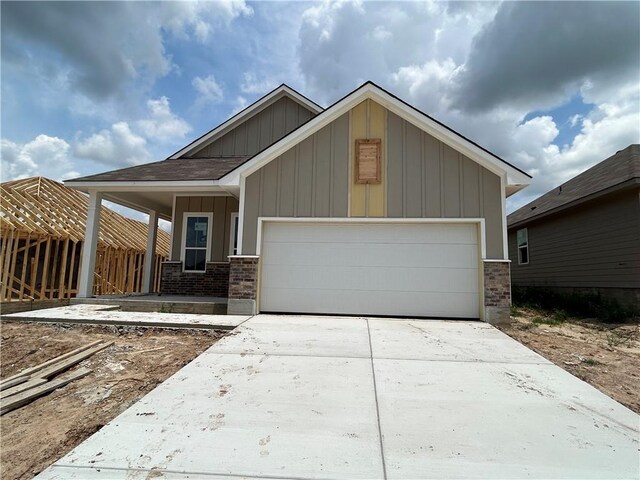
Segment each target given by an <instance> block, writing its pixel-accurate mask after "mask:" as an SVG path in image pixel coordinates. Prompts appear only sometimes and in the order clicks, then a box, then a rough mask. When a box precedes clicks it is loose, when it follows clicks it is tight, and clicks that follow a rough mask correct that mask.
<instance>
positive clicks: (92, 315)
mask: <svg viewBox="0 0 640 480" xmlns="http://www.w3.org/2000/svg"><path fill="white" fill-rule="evenodd" d="M118 309H119V306H118V305H93V304H87V303H83V304H79V305H70V306H68V307H58V308H46V309H42V310H30V311H27V312H20V313H12V314H10V315H2V318H3V319H6V320H15V321H23V322H55V323H80V324H86V325H122V326H130V327H164V328H167V327H170V328H206V329H231V328H235V327H237V326H238V325H240V324H241V323H242V322H244V321H245V320H247V319H248V318H250V317H249V316H243V315H202V314H193V313H161V312H153V313H148V312H122V311H119V310H118Z"/></svg>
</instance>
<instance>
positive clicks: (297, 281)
mask: <svg viewBox="0 0 640 480" xmlns="http://www.w3.org/2000/svg"><path fill="white" fill-rule="evenodd" d="M530 180H531V177H530V176H529V175H527V174H526V173H525V172H523V171H522V170H520V169H518V168H517V167H515V166H513V165H511V164H509V163H507V162H506V161H505V160H503V159H501V158H499V157H498V156H496V155H494V154H493V153H491V152H489V151H488V150H486V149H484V148H482V147H481V146H479V145H477V144H476V143H474V142H472V141H470V140H469V139H467V138H465V137H464V136H462V135H460V134H459V133H457V132H455V131H453V130H452V129H450V128H448V127H447V126H445V125H443V124H442V123H440V122H438V121H437V120H435V119H433V118H431V117H429V116H428V115H426V114H424V113H422V112H420V111H419V110H417V109H416V108H414V107H412V106H411V105H409V104H407V103H405V102H404V101H402V100H401V99H399V98H397V97H396V96H394V95H392V94H391V93H389V92H387V91H386V90H384V89H382V88H380V87H379V86H377V85H375V84H374V83H372V82H367V83H365V84H363V85H362V86H360V87H359V88H357V89H355V90H354V91H352V92H351V93H349V94H347V95H346V96H345V97H343V98H341V99H340V100H338V101H337V102H335V103H334V104H333V105H331V106H330V107H328V108H326V109H323V108H321V107H320V106H318V105H317V104H315V103H314V102H312V101H311V100H309V99H307V98H306V97H304V96H303V95H301V94H300V93H298V92H296V91H295V90H293V89H291V88H289V87H288V86H286V85H282V86H280V87H278V88H276V89H275V90H273V91H272V92H270V93H268V94H267V95H265V96H264V97H262V98H261V99H260V100H258V101H257V102H255V103H254V104H252V105H250V106H249V107H247V108H246V109H245V110H243V111H241V112H240V113H238V114H237V115H235V116H233V117H231V118H230V119H229V120H227V121H226V122H224V123H222V124H221V125H219V126H218V127H216V128H214V129H213V130H211V131H210V132H208V133H206V134H204V135H203V136H201V137H200V138H198V139H197V140H195V141H193V142H192V143H190V144H189V145H187V146H185V147H184V148H182V149H181V150H179V151H178V152H176V153H175V154H173V155H171V156H170V157H169V158H168V159H166V160H163V161H160V162H156V163H150V164H146V165H140V166H135V167H131V168H125V169H121V170H115V171H110V172H106V173H101V174H97V175H91V176H88V177H84V178H78V179H75V180H72V181H68V182H66V184H67V185H69V186H72V187H74V188H77V189H80V190H82V191H85V192H87V193H89V195H90V199H91V201H90V205H89V217H90V218H91V219H93V220H92V221H91V222H89V223H88V226H87V238H93V239H95V238H96V237H95V228H96V225H97V221H96V218H98V216H99V212H100V201H101V199H102V198H106V199H109V200H112V201H114V202H117V203H120V204H123V205H127V206H129V207H133V208H137V209H139V210H143V211H147V212H149V214H150V217H151V218H150V222H151V223H154V222H157V218H158V217H160V218H165V219H167V220H171V222H172V225H173V229H172V240H171V249H170V259H169V261H168V262H166V263H164V264H163V272H162V285H161V291H162V292H163V293H167V294H175V293H180V294H183V295H184V294H197V295H205V294H206V295H214V296H228V311H229V313H256V312H296V313H316V314H317V313H324V314H345V315H391V316H423V317H441V318H442V317H444V318H480V319H484V320H486V321H491V322H495V321H499V320H500V319H501V318H505V315H506V316H508V314H509V311H508V310H509V302H510V279H509V258H508V249H507V224H506V212H505V200H506V198H507V197H508V196H510V195H512V194H514V193H516V192H517V191H519V190H521V189H522V188H524V187H525V186H527V185H528V184H529V183H530ZM151 240H152V239H150V242H149V243H150V244H151V243H152V241H151ZM94 244H95V240H94V242H87V243H86V245H87V248H88V249H91V248H93V247H92V245H94ZM91 256H92V254H91V251H90V250H89V251H87V254H86V255H85V258H88V259H91ZM85 265H86V268H87V269H90V268H91V262H90V261H88V262H86V264H83V268H84V267H85ZM90 294H91V290H90V289H89V282H81V287H80V295H81V296H82V295H84V296H88V295H90Z"/></svg>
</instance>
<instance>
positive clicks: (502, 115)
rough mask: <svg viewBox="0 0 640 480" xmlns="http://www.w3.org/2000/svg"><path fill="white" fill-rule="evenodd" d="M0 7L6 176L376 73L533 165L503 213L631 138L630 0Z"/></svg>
mask: <svg viewBox="0 0 640 480" xmlns="http://www.w3.org/2000/svg"><path fill="white" fill-rule="evenodd" d="M0 15H1V34H0V35H1V42H2V45H1V65H0V67H1V74H0V80H1V95H2V98H1V105H0V108H1V119H0V120H1V131H0V134H1V162H2V163H1V170H0V176H1V179H2V181H6V180H12V179H17V178H24V177H29V176H35V175H42V176H46V177H49V178H52V179H54V180H64V179H70V178H74V177H78V176H83V175H88V174H93V173H99V172H103V171H108V170H113V169H116V168H122V167H127V166H131V165H136V164H140V163H146V162H150V161H157V160H162V159H164V158H166V157H168V156H169V155H171V154H172V153H174V152H175V151H177V150H179V149H180V148H181V147H183V146H184V145H186V144H188V143H189V142H191V141H192V140H193V139H195V138H197V137H199V136H200V135H201V134H202V133H204V132H207V131H209V130H210V129H212V128H214V127H215V126H217V125H218V124H220V123H221V122H223V121H225V120H226V119H227V118H228V117H229V116H231V115H232V114H234V113H236V112H238V111H239V110H241V109H242V108H244V107H245V106H247V105H249V104H251V103H252V102H254V101H255V100H257V99H258V98H260V97H261V96H262V95H264V94H265V93H267V92H268V91H270V90H271V89H273V88H274V87H276V86H277V85H279V84H281V83H286V84H288V85H290V86H291V87H293V88H295V89H296V90H298V91H299V92H301V93H302V94H304V95H306V96H308V97H310V98H311V99H313V100H314V101H316V102H317V103H319V104H320V105H323V106H328V105H330V104H331V103H333V102H334V101H335V100H337V99H339V98H340V97H342V96H343V95H345V94H346V93H348V92H349V91H351V90H353V89H354V88H356V87H357V86H359V85H360V84H362V83H364V82H365V81H367V80H372V81H374V82H376V83H377V84H379V85H380V86H382V87H384V88H386V89H388V90H389V91H391V92H392V93H394V94H396V95H397V96H399V97H401V98H402V99H404V100H405V101H407V102H409V103H411V104H413V105H415V106H416V107H418V108H419V109H421V110H422V111H424V112H425V113H427V114H429V115H431V116H433V117H435V118H437V119H438V120H440V121H441V122H443V123H445V124H447V125H449V126H450V127H451V128H453V129H455V130H457V131H459V132H461V133H462V134H464V135H465V136H467V137H469V138H471V139H472V140H474V141H476V142H477V143H479V144H480V145H482V146H484V147H486V148H488V149H489V150H491V151H492V152H494V153H496V154H497V155H499V156H501V157H502V158H504V159H505V160H507V161H508V162H510V163H513V164H515V165H516V166H518V167H519V168H521V169H523V170H525V171H527V172H528V173H529V174H530V175H532V176H533V181H532V183H531V185H530V186H529V187H528V188H526V189H525V190H523V191H522V192H520V193H518V194H516V195H514V196H513V197H511V198H510V199H508V204H507V207H508V210H509V211H513V210H514V209H515V208H517V207H519V206H521V205H523V204H525V203H527V202H529V201H531V200H533V199H534V198H536V197H538V196H539V195H541V194H543V193H545V192H546V191H548V190H550V189H551V188H553V187H555V186H557V185H559V184H561V183H562V182H564V181H566V180H568V179H570V178H572V177H573V176H575V175H577V174H578V173H580V172H582V171H584V170H586V169H587V168H589V167H591V166H592V165H594V164H596V163H598V162H600V161H602V160H604V159H605V158H607V157H609V156H611V155H613V154H614V153H615V152H616V151H618V150H621V149H623V148H625V147H626V146H628V145H630V144H632V143H640V28H638V26H639V25H640V2H619V3H616V2H502V3H500V2H496V3H494V2H358V1H355V2H347V1H324V2H319V3H312V2H257V3H251V2H245V1H215V2H61V3H57V2H42V3H40V2H9V1H2V2H1V3H0ZM120 211H125V210H123V209H120ZM129 213H131V212H129ZM133 216H136V217H137V218H144V216H141V215H133ZM165 228H166V225H165Z"/></svg>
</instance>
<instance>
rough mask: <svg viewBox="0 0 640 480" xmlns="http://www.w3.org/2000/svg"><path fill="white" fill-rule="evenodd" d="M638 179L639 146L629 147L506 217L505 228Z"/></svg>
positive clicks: (639, 168) (639, 171) (639, 163)
mask: <svg viewBox="0 0 640 480" xmlns="http://www.w3.org/2000/svg"><path fill="white" fill-rule="evenodd" d="M634 178H635V179H640V145H629V146H628V147H627V148H625V149H624V150H620V151H619V152H617V153H616V154H615V155H613V156H611V157H609V158H607V159H606V160H604V161H602V162H600V163H598V164H597V165H595V166H593V167H591V168H590V169H589V170H587V171H585V172H583V173H581V174H580V175H578V176H576V177H573V178H572V179H571V180H569V181H567V182H566V183H563V184H562V185H560V186H559V187H556V188H554V189H553V190H551V191H550V192H547V193H545V194H544V195H542V196H541V197H539V198H537V199H536V200H534V201H533V202H530V203H528V204H527V205H525V206H524V207H521V208H519V209H518V210H516V211H515V212H513V213H512V214H511V215H509V217H508V219H507V222H508V225H509V226H512V225H515V224H517V223H521V222H523V221H525V220H531V219H533V218H535V217H537V216H539V215H542V214H543V213H547V212H550V211H551V210H555V209H557V208H560V207H563V206H565V205H568V204H570V203H572V202H575V201H577V200H580V199H582V198H584V197H587V196H589V195H593V194H595V193H598V192H601V191H603V190H606V189H609V188H611V187H615V186H616V185H620V184H622V183H625V182H627V181H628V180H632V179H634Z"/></svg>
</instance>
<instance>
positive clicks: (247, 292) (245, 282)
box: [227, 255, 260, 315]
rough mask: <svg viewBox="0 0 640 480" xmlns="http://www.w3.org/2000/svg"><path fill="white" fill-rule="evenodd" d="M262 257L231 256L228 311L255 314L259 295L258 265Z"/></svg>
mask: <svg viewBox="0 0 640 480" xmlns="http://www.w3.org/2000/svg"><path fill="white" fill-rule="evenodd" d="M259 263H260V258H259V257H257V256H254V255H248V256H234V257H229V264H230V271H229V304H228V309H227V311H228V313H230V314H238V315H253V314H255V313H256V301H257V296H258V266H259Z"/></svg>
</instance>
